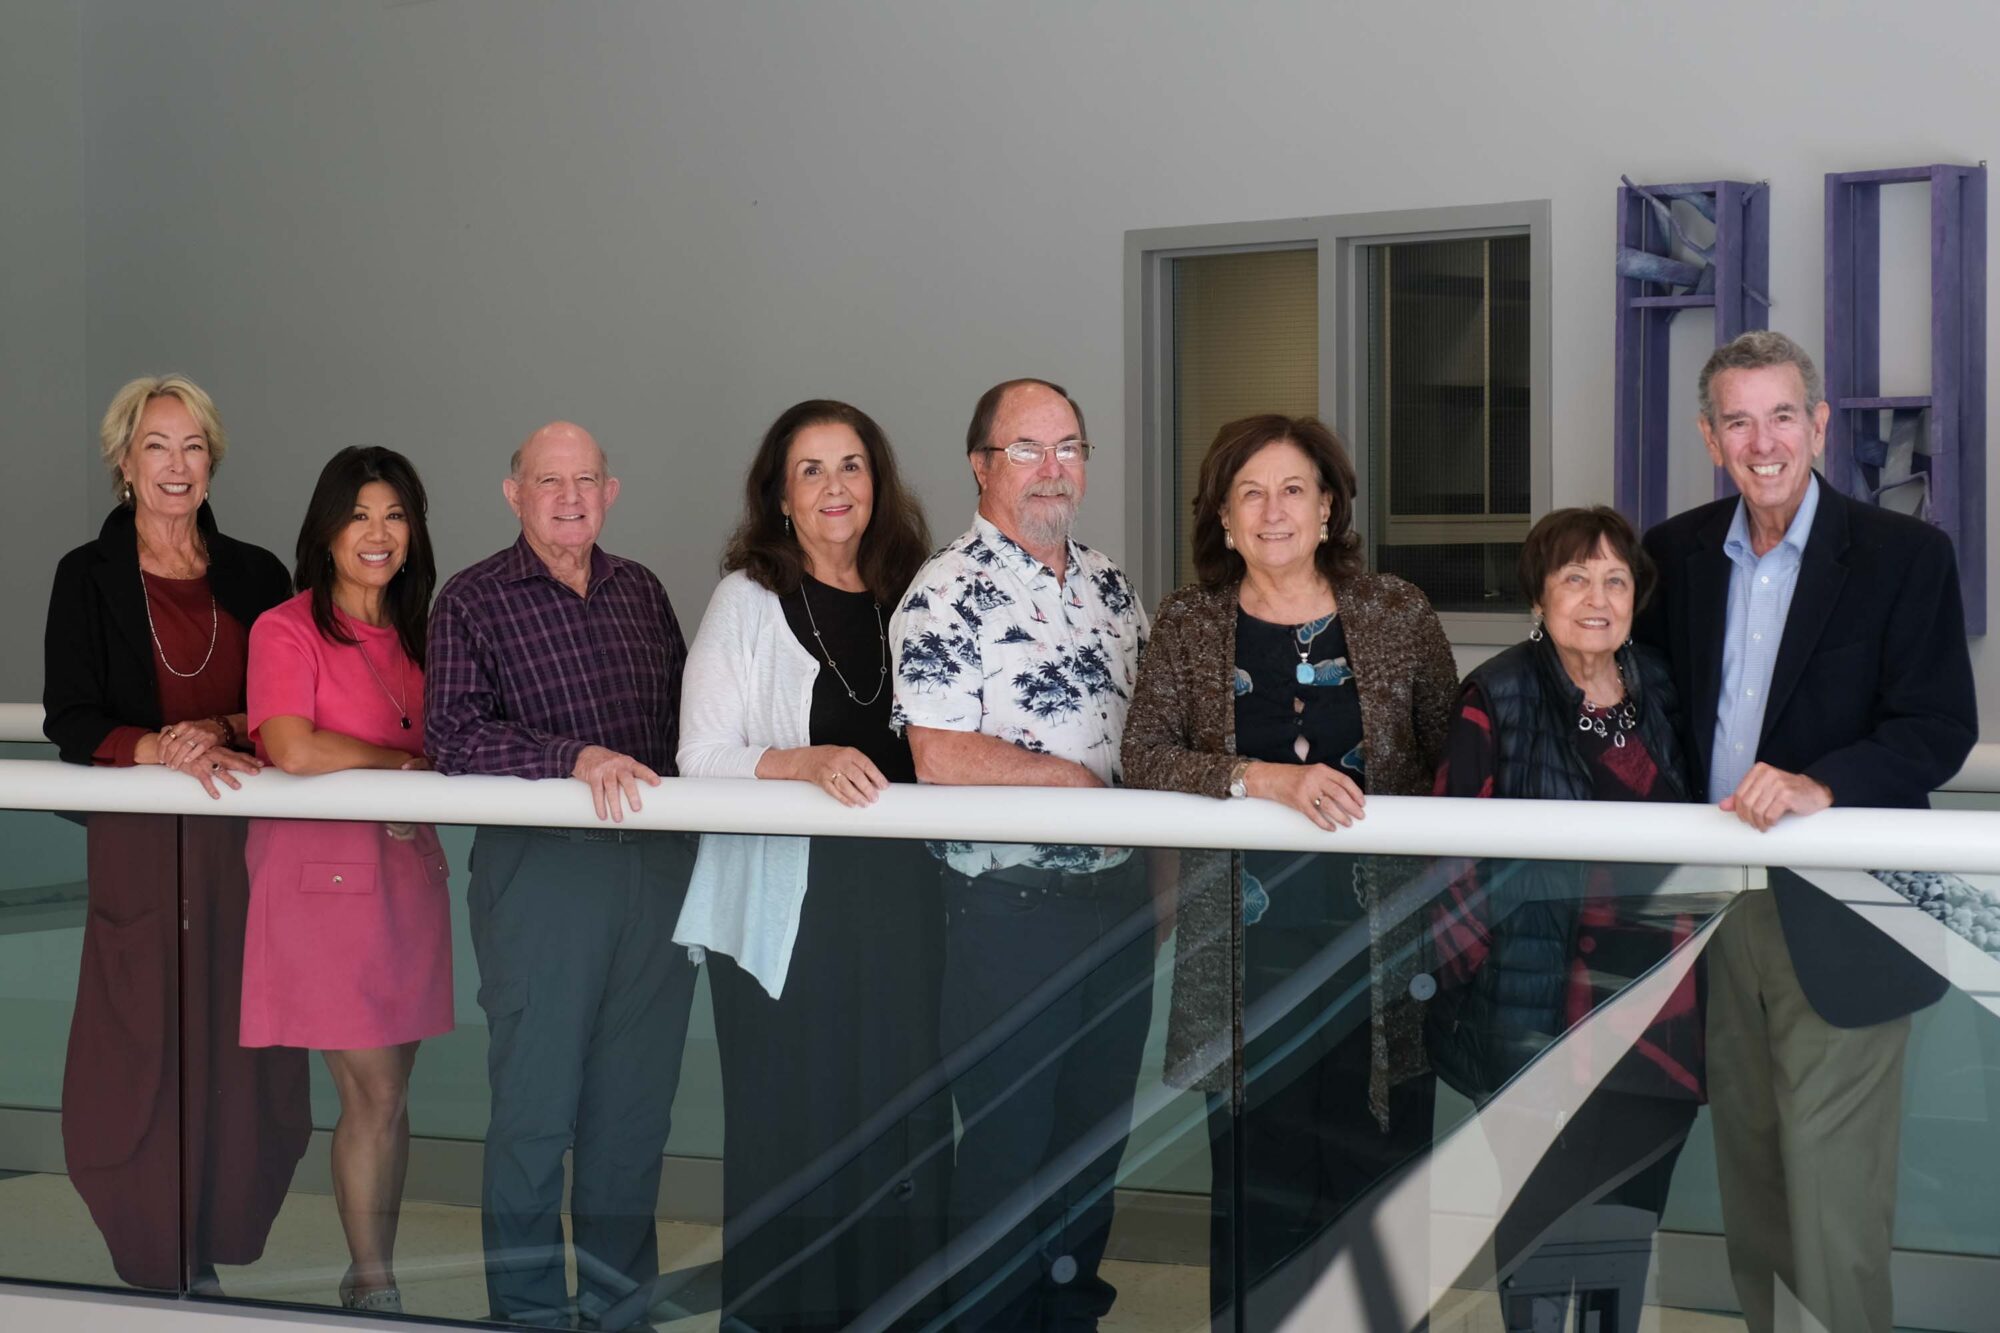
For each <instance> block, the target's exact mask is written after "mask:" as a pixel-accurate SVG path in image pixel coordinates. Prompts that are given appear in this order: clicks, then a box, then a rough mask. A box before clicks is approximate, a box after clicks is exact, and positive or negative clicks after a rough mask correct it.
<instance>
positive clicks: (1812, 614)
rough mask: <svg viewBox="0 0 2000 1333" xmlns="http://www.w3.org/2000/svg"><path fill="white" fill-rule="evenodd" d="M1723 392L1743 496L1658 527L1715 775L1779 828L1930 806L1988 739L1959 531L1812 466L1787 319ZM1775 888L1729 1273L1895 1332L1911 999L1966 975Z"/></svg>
mask: <svg viewBox="0 0 2000 1333" xmlns="http://www.w3.org/2000/svg"><path fill="white" fill-rule="evenodd" d="M1700 385H1701V387H1700V392H1701V422H1700V424H1701V433H1702V437H1703V439H1704V440H1705V441H1706V442H1707V444H1708V451H1709V456H1710V457H1711V458H1712V459H1713V460H1714V461H1715V464H1716V466H1718V467H1721V468H1725V469H1727V471H1728V473H1729V476H1730V479H1731V480H1732V481H1734V482H1735V483H1736V487H1737V490H1738V491H1739V492H1740V497H1739V498H1736V499H1728V500H1718V501H1715V502H1714V503H1712V504H1707V505H1703V506H1701V507H1700V508H1698V509H1692V510H1689V511H1688V512H1687V513H1684V514H1680V515H1678V516H1676V517H1674V518H1671V519H1668V520H1667V521H1666V522H1665V523H1662V524H1660V525H1659V526H1658V527H1656V528H1654V529H1653V530H1652V531H1651V532H1649V533H1648V534H1647V535H1646V539H1645V545H1646V549H1647V551H1648V552H1649V553H1650V554H1651V555H1652V557H1653V559H1654V560H1655V561H1656V562H1657V563H1658V565H1659V571H1660V583H1659V592H1658V593H1657V594H1656V595H1655V596H1654V598H1653V599H1652V602H1651V604H1650V606H1649V607H1648V609H1647V611H1646V612H1645V614H1644V615H1643V616H1642V618H1641V620H1640V622H1639V625H1638V627H1637V630H1636V633H1637V636H1638V637H1639V638H1640V639H1642V640H1644V641H1647V642H1650V643H1652V644H1654V645H1655V646H1656V647H1658V648H1659V649H1661V650H1662V651H1664V652H1665V653H1666V654H1667V655H1668V657H1669V658H1670V660H1671V662H1672V665H1673V673H1674V678H1675V682H1676V684H1677V685H1678V686H1679V689H1680V694H1681V697H1682V699H1684V700H1686V701H1687V710H1686V714H1685V717H1684V723H1685V725H1686V728H1687V746H1686V748H1687V753H1688V755H1689V763H1690V765H1691V766H1692V768H1693V770H1694V780H1695V783H1696V785H1697V787H1699V788H1702V789H1705V790H1706V791H1707V793H1708V799H1709V800H1710V801H1712V802H1715V803H1716V804H1717V805H1719V806H1720V807H1721V809H1723V810H1724V811H1727V812H1729V813H1733V814H1735V815H1736V816H1737V817H1738V818H1740V819H1742V820H1743V821H1744V822H1746V823H1748V824H1751V825H1753V826H1754V827H1756V828H1759V829H1768V828H1770V827H1771V826H1772V825H1774V824H1776V823H1777V822H1778V821H1779V820H1780V819H1784V818H1787V817H1794V818H1796V817H1802V816H1807V815H1811V814H1813V813H1814V812H1816V811H1819V810H1824V809H1826V808H1827V807H1828V806H1831V805H1856V806H1892V807H1909V808H1922V807H1925V806H1927V805H1929V803H1930V793H1931V791H1932V789H1933V788H1935V787H1937V786H1939V785H1941V784H1942V783H1943V782H1945V781H1946V780H1947V779H1948V778H1950V777H1951V776H1952V775H1953V774H1954V773H1956V772H1957V771H1958V768H1959V766H1960V765H1961V764H1962V763H1964V762H1965V756H1966V754H1967V753H1968V752H1969V751H1970V750H1971V748H1972V745H1973V743H1974V742H1975V741H1976V740H1977V739H1978V734H1979V717H1978V710H1977V707H1976V704H1975V702H1974V698H1973V685H1972V663H1971V658H1970V655H1969V653H1968V652H1967V650H1966V641H1965V618H1964V612H1963V610H1962V608H1961V606H1960V603H1959V592H1958V567H1957V563H1956V561H1955V559H1954V557H1953V552H1952V548H1951V543H1950V541H1949V540H1948V539H1947V538H1946V537H1945V536H1944V534H1943V533H1941V532H1939V531H1938V530H1937V529H1935V528H1932V527H1929V526H1928V525H1926V524H1924V523H1921V522H1919V521H1917V520H1916V519H1913V518H1909V517H1906V516H1903V515H1900V514H1895V513H1891V512H1888V511H1885V510H1883V509H1880V508H1878V507H1876V506H1874V505H1869V504H1862V503H1859V502H1857V501H1854V500H1851V499H1849V498H1848V497H1846V496H1844V495H1842V494H1841V493H1840V492H1838V491H1836V490H1835V489H1834V488H1833V487H1832V486H1830V485H1828V484H1827V482H1826V480H1825V479H1824V478H1822V477H1820V476H1819V475H1818V474H1817V473H1816V472H1815V471H1814V470H1813V464H1814V462H1815V461H1816V460H1817V459H1818V458H1819V455H1820V451H1821V449H1822V448H1823V447H1824V446H1825V442H1826V422H1827V416H1828V405H1827V403H1826V401H1825V395H1824V392H1823V390H1822V388H1821V383H1820V377H1819V371H1818V370H1817V368H1815V367H1814V365H1813V363H1812V358H1811V357H1810V356H1808V355H1807V354H1806V352H1805V351H1804V350H1803V349H1802V348H1800V347H1799V346H1798V344H1796V343H1794V342H1793V341H1792V340H1791V339H1790V338H1787V337H1785V336H1784V335H1783V334H1781V333H1774V332H1769V331H1764V330H1759V331H1755V332H1751V333H1746V334H1744V335H1743V336H1741V337H1739V338H1737V339H1736V340H1735V341H1733V342H1731V343H1729V344H1728V345H1727V346H1724V347H1721V348H1718V349H1716V352H1715V354H1714V355H1713V356H1712V357H1710V358H1709V361H1708V364H1707V365H1706V366H1704V367H1703V369H1702V372H1701V381H1700ZM1883 857H1884V861H1885V863H1889V864H1893V863H1894V861H1895V852H1894V849H1888V848H1885V849H1884V852H1883ZM1770 882H1771V892H1770V893H1768V894H1764V893H1753V894H1749V895H1746V896H1745V897H1744V898H1743V899H1742V900H1741V901H1739V902H1738V903H1737V904H1736V905H1735V906H1734V908H1733V909H1732V910H1731V911H1730V913H1729V915H1728V916H1727V917H1725V918H1724V920H1723V921H1722V923H1721V925H1720V926H1719V927H1718V928H1717V931H1716V935H1715V939H1714V941H1713V942H1712V944H1711V945H1710V948H1709V955H1708V956H1709V990H1708V997H1709V998H1708V1005H1709V1013H1708V1080H1709V1083H1708V1086H1709V1100H1710V1104H1711V1113H1712V1116H1713V1120H1714V1128H1715V1140H1716V1169H1717V1175H1718V1177H1719V1181H1720V1185H1721V1190H1722V1214H1723V1227H1724V1231H1725V1233H1726V1239H1727V1244H1728V1249H1729V1263H1730V1271H1731V1273H1732V1275H1733V1277H1734V1279H1735V1282H1736V1291H1737V1295H1738V1297H1739V1299H1740V1300H1741V1301H1742V1304H1743V1312H1744V1317H1745V1319H1746V1321H1747V1322H1748V1324H1749V1327H1750V1328H1751V1330H1753V1333H1766V1331H1767V1330H1770V1329H1771V1328H1772V1327H1773V1326H1774V1320H1775V1318H1776V1315H1777V1312H1778V1311H1780V1310H1784V1309H1787V1308H1789V1307H1790V1306H1791V1303H1792V1300H1791V1298H1792V1297H1795V1298H1796V1300H1797V1302H1798V1304H1800V1305H1803V1306H1804V1308H1805V1309H1806V1310H1808V1311H1810V1312H1811V1313H1812V1314H1813V1315H1814V1316H1815V1317H1816V1318H1817V1319H1818V1320H1819V1322H1820V1324H1822V1325H1824V1326H1825V1328H1826V1329H1827V1330H1829V1333H1847V1331H1848V1330H1853V1331H1854V1333H1879V1331H1880V1330H1884V1329H1888V1328H1890V1327H1892V1325H1893V1319H1892V1316H1891V1304H1892V1302H1891V1292H1890V1284H1889V1260H1890V1255H1891V1251H1892V1239H1891V1233H1892V1230H1893V1226H1894V1223H1895V1199H1896V1154H1897V1141H1898V1136H1899V1132H1900V1128H1901V1121H1902V1089H1903V1052H1904V1048H1905V1046H1906V1044H1907V1041H1908V1037H1909V1028H1910V1015H1911V1014H1912V1013H1913V1012H1915V1011H1916V1010H1918V1009H1921V1008H1923V1007H1925V1006H1926V1005H1929V1004H1931V1003H1934V1002H1935V1001H1936V1000H1937V999H1938V998H1939V997H1940V996H1942V995H1943V994H1944V991H1945V985H1946V983H1945V980H1944V978H1942V977H1941V976H1939V975H1938V974H1937V973H1935V972H1933V971H1932V970H1931V969H1930V968H1929V967H1927V966H1925V965H1924V964H1923V963H1922V962H1920V961H1919V960H1917V959H1915V958H1913V957H1912V956H1911V955H1910V954H1909V953H1907V952H1906V951H1905V950H1903V949H1902V948H1901V947H1900V946H1898V945H1897V944H1895V943H1894V942H1893V941H1892V940H1890V939H1889V937H1888V936H1886V935H1884V934H1883V933H1882V932H1880V931H1879V930H1877V929H1876V928H1875V927H1873V926H1871V925H1869V924H1868V923H1867V922H1866V921H1864V920H1862V919H1861V918H1860V917H1857V916H1855V915H1854V914H1853V913H1851V912H1850V911H1848V909H1847V908H1845V907H1843V906H1841V905H1840V904H1839V903H1837V902H1835V901H1833V900H1832V899H1831V898H1829V897H1827V896H1826V895H1825V894H1824V893H1822V892H1821V891H1820V890H1818V889H1817V888H1815V887H1813V886H1812V885H1811V884H1809V883H1807V882H1806V881H1805V880H1803V879H1801V878H1800V877H1798V876H1797V875H1795V874H1792V873H1791V872H1789V871H1786V870H1783V869H1781V868H1778V867H1773V868H1772V869H1771V872H1770ZM1781 1288H1782V1289H1783V1290H1785V1291H1788V1292H1789V1293H1790V1294H1791V1296H1790V1297H1786V1296H1780V1295H1779V1294H1778V1293H1779V1291H1780V1289H1781Z"/></svg>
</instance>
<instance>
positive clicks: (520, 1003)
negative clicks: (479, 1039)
mask: <svg viewBox="0 0 2000 1333" xmlns="http://www.w3.org/2000/svg"><path fill="white" fill-rule="evenodd" d="M479 1007H480V1008H481V1009H482V1010H484V1011H485V1013H486V1073H487V1077H488V1079H489V1081H490V1082H491V1083H492V1084H493V1086H494V1088H495V1090H496V1091H497V1090H498V1089H499V1088H500V1087H501V1086H503V1085H506V1086H509V1087H511V1086H513V1085H512V1084H511V1083H509V1082H508V1074H507V1071H508V1068H509V1066H510V1065H511V1064H513V1063H514V1062H516V1061H517V1060H519V1059H521V1058H523V1057H524V1056H525V1054H526V1053H525V1052H523V1051H521V1050H520V1049H519V1046H520V1043H519V1040H518V1038H519V1035H520V1031H521V1014H522V1011H523V1010H525V1009H526V1008H527V1007H528V983H527V981H526V980H516V981H485V982H481V983H480V986H479ZM529 1063H530V1064H532V1063H533V1062H532V1061H530V1062H529Z"/></svg>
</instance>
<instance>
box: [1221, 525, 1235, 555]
mask: <svg viewBox="0 0 2000 1333" xmlns="http://www.w3.org/2000/svg"><path fill="white" fill-rule="evenodd" d="M1222 547H1223V549H1224V550H1226V551H1233V550H1235V549H1236V535H1235V534H1234V533H1232V532H1230V530H1229V529H1228V528H1224V529H1223V530H1222Z"/></svg>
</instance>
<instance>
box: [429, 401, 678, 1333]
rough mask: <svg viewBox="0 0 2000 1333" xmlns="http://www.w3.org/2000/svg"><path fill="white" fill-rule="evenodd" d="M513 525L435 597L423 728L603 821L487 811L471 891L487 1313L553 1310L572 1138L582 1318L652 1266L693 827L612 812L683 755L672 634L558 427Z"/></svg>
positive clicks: (434, 749)
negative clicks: (540, 782)
mask: <svg viewBox="0 0 2000 1333" xmlns="http://www.w3.org/2000/svg"><path fill="white" fill-rule="evenodd" d="M505 490H506V495H507V504H508V506H509V507H510V508H511V509H513V511H514V513H515V515H516V516H517V517H518V518H519V519H520V520H521V536H520V539H519V540H518V541H516V542H515V543H514V544H513V545H512V546H510V547H509V548H507V549H506V550H504V551H501V552H499V553H498V554H497V555H493V556H490V557H488V558H487V559H485V560H482V561H480V562H479V563H477V564H475V565H473V566H471V567H470V568H468V569H465V570H463V571H461V572H460V573H459V574H458V575H457V576H456V577H454V578H453V579H452V580H451V581H450V582H449V583H447V584H446V585H445V586H444V589H443V591H441V592H440V593H439V594H438V599H437V606H436V608H435V609H434V610H433V611H432V613H431V625H430V647H429V662H428V664H427V668H428V670H427V679H426V684H427V688H426V691H425V693H426V700H425V712H424V727H425V736H426V740H427V744H428V747H429V750H430V754H431V759H432V762H433V763H434V764H435V766H436V767H437V769H438V771H439V772H441V773H495V774H505V775H509V776H513V777H523V778H575V779H577V780H579V781H581V782H584V783H587V784H588V785H589V787H590V791H591V798H592V800H593V802H594V803H595V805H596V808H597V816H598V818H599V819H600V820H602V821H605V823H606V826H604V827H599V828H587V829H567V828H482V829H480V830H479V833H478V836H477V838H476V839H475V841H474V843H473V849H472V883H471V888H470V890H469V893H468V895H467V896H468V899H469V906H470V908H471V917H472V943H473V950H474V952H475V954H476V955H477V956H478V960H479V977H480V986H479V1004H480V1007H481V1008H482V1009H484V1010H485V1011H486V1022H487V1027H488V1033H489V1036H488V1054H487V1071H488V1076H489V1078H490V1079H491V1082H492V1087H493V1109H492V1118H491V1122H490V1125H489V1127H488V1130H487V1134H486V1156H485V1170H484V1178H483V1182H482V1187H481V1196H480V1203H481V1208H482V1212H483V1229H484V1240H485V1247H486V1290H487V1297H488V1299H489V1301H490V1302H491V1304H492V1317H493V1318H495V1319H500V1320H510V1321H512V1322H514V1323H521V1324H536V1325H544V1326H550V1327H562V1328H567V1327H569V1326H570V1319H571V1308H570V1296H569V1289H568V1283H567V1281H566V1279H565V1277H564V1271H563V1259H564V1256H563V1230H562V1218H561V1207H562V1189H563V1160H562V1159H563V1153H564V1152H565V1151H573V1153H574V1159H573V1169H574V1185H573V1187H572V1194H571V1208H570V1213H571V1217H572V1219H573V1222H574V1226H575V1241H576V1267H577V1296H576V1311H575V1312H576V1314H577V1316H578V1317H579V1321H580V1322H581V1323H582V1324H583V1326H584V1327H596V1318H597V1317H598V1316H599V1315H601V1314H602V1313H603V1312H604V1310H605V1309H606V1308H607V1307H608V1306H610V1305H612V1304H614V1303H615V1302H616V1301H617V1300H619V1298H621V1297H623V1296H624V1295H626V1294H627V1293H628V1292H630V1291H631V1290H632V1288H633V1287H634V1286H635V1285H637V1284H641V1283H645V1282H649V1281H650V1280H651V1279H652V1278H653V1277H655V1276H656V1275H657V1273H658V1249H657V1245H656V1241H655V1237H654V1224H653V1214H654V1207H655V1202H656V1198H657V1195H658V1191H659V1182H660V1154H661V1150H662V1149H663V1148H664V1147H665V1145H666V1141H667V1131H668V1129H669V1128H670V1122H671V1110H672V1106H673V1098H674V1089H675V1086H676V1085H677V1084H678V1083H679V1081H680V1065H681V1049H682V1046H683V1044H684V1043H685V1041H686V1037H687V1017H688V1006H689V1004H690V1002H691V1000H692V997H693V994H694V968H693V966H692V965H691V964H690V963H689V962H688V958H687V952H686V950H684V949H679V948H676V947H675V946H674V943H673V938H672V936H673V930H674V923H675V921H676V920H677V919H678V918H679V916H680V910H681V900H682V899H683V897H684V896H685V895H686V890H687V881H688V874H689V871H690V870H691V869H692V868H693V864H694V847H693V841H694V840H693V838H692V837H690V836H687V835H683V834H677V833H642V832H638V831H632V830H626V829H623V828H619V827H617V825H618V824H620V823H622V821H623V819H624V815H625V811H626V809H627V808H628V807H629V808H630V809H632V810H634V811H636V810H638V809H639V808H640V802H641V799H642V789H643V788H644V787H646V786H657V785H658V784H659V781H660V777H661V776H662V775H666V776H672V775H673V773H674V752H675V750H676V749H677V748H678V745H679V739H680V737H679V732H680V727H679V706H680V682H681V668H682V665H683V663H684V662H685V661H686V659H687V645H686V643H685V641H684V640H683V639H682V637H681V630H680V625H679V624H678V623H677V622H676V621H675V619H674V612H673V608H672V607H671V606H670V605H669V604H668V602H667V596H666V593H665V591H664V590H663V589H662V588H661V587H660V581H659V580H658V579H657V578H655V577H654V576H653V575H652V573H651V572H650V571H649V570H647V569H646V568H645V567H644V566H642V565H639V564H637V563H635V562H633V561H630V560H622V559H620V558H618V557H617V556H614V555H611V554H609V553H607V552H606V551H604V550H603V549H602V548H601V547H599V546H598V545H597V538H598V534H599V533H600V531H601V530H602V528H603V526H604V517H605V514H606V513H607V512H609V510H610V508H611V506H612V504H613V502H614V501H616V500H617V498H618V482H617V479H616V478H614V477H612V476H610V475H609V474H608V472H607V471H606V466H605V457H604V451H603V450H602V449H600V448H599V447H598V444H597V441H596V440H594V439H592V438H591V436H590V434H589V432H587V431H585V430H584V429H583V428H582V427H580V426H575V425H571V424H569V423H567V422H556V423H553V424H551V425H547V426H544V427H542V428H541V429H540V430H538V431H536V432H535V433H534V434H533V435H532V436H530V437H529V438H528V441H527V443H526V444H524V445H522V446H521V448H520V449H519V450H518V451H517V452H516V453H515V455H514V461H513V471H512V475H511V476H509V477H508V479H507V481H506V483H505Z"/></svg>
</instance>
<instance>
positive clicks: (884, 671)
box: [799, 579, 889, 708]
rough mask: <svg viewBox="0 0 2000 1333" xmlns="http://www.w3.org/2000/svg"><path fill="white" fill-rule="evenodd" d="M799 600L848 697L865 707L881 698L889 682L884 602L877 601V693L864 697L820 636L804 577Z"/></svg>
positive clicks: (835, 675) (801, 581)
mask: <svg viewBox="0 0 2000 1333" xmlns="http://www.w3.org/2000/svg"><path fill="white" fill-rule="evenodd" d="M799 602H800V604H801V605H803V606H804V607H805V609H806V624H808V625H810V626H812V632H813V642H814V643H816V644H818V645H819V655H820V658H821V659H822V660H823V661H825V663H826V664H827V666H828V667H829V668H830V669H831V670H832V671H833V676H834V679H835V680H838V681H839V682H840V688H841V689H843V690H846V691H847V697H848V698H849V699H851V700H853V701H854V702H855V703H857V704H859V705H860V706H861V707H863V708H867V707H868V706H869V705H871V704H873V703H874V702H875V701H876V700H877V699H880V698H881V697H882V688H883V686H885V685H887V684H888V683H889V632H888V630H887V629H885V628H884V627H883V625H882V603H880V602H877V603H875V637H876V639H878V640H879V641H880V642H881V644H882V667H881V669H880V670H879V671H878V672H876V674H875V693H873V694H871V695H869V696H868V697H867V698H866V699H863V698H862V697H861V696H860V695H858V694H856V693H855V692H854V687H853V686H852V685H849V684H848V683H847V677H846V676H845V675H844V674H843V673H842V672H841V670H840V663H838V662H836V661H834V660H833V654H832V653H831V652H829V651H828V650H827V646H826V640H825V639H823V638H821V637H820V632H819V621H817V620H816V619H814V618H813V604H812V599H811V598H809V597H807V596H806V584H805V580H804V579H800V580H799Z"/></svg>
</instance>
